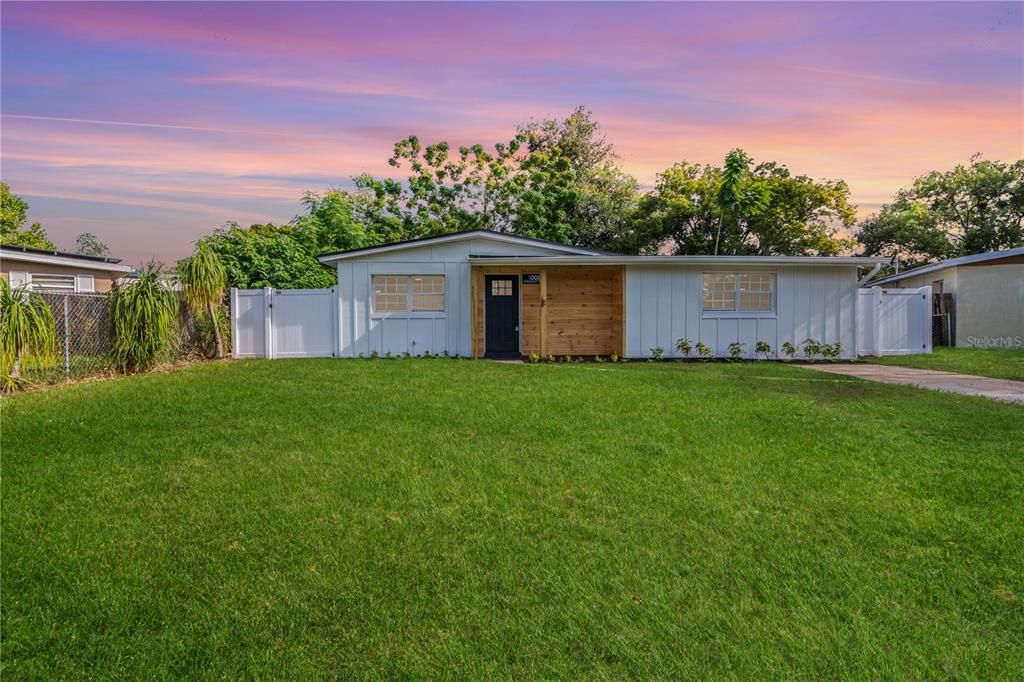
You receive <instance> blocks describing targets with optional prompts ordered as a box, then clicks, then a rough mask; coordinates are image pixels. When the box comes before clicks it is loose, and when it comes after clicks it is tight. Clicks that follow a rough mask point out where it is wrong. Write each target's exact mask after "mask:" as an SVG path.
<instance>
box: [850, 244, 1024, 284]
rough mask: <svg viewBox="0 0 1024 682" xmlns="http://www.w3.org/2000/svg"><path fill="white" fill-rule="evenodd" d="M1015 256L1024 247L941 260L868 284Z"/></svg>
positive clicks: (1022, 250) (883, 282) (1021, 252)
mask: <svg viewBox="0 0 1024 682" xmlns="http://www.w3.org/2000/svg"><path fill="white" fill-rule="evenodd" d="M1014 256H1024V246H1019V247H1016V248H1013V249H1007V250H1006V251H989V252H988V253H976V254H972V255H970V256H960V257H959V258H950V259H949V260H940V261H939V262H938V263H931V264H929V265H922V266H921V267H919V268H913V269H910V270H905V271H904V272H901V273H899V274H896V275H889V276H888V277H883V278H882V279H876V280H875V281H873V282H868V284H870V285H871V286H875V285H876V284H888V283H889V282H899V281H900V280H904V279H907V278H908V277H918V276H919V275H927V274H928V273H931V272H938V271H939V270H945V269H946V268H955V267H959V266H961V265H973V264H975V263H984V262H985V261H990V260H999V259H1001V258H1012V257H1014Z"/></svg>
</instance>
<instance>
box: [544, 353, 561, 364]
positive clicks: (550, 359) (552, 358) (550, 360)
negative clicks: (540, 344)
mask: <svg viewBox="0 0 1024 682" xmlns="http://www.w3.org/2000/svg"><path fill="white" fill-rule="evenodd" d="M547 360H548V362H558V361H557V360H556V359H555V356H554V355H551V354H550V353H548V357H547Z"/></svg>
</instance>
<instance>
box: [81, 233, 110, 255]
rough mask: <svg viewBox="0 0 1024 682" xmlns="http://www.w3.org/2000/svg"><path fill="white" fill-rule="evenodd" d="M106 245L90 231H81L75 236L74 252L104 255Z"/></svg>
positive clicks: (105, 253)
mask: <svg viewBox="0 0 1024 682" xmlns="http://www.w3.org/2000/svg"><path fill="white" fill-rule="evenodd" d="M108 251H109V250H108V249H107V245H106V244H104V243H103V242H101V241H100V240H99V238H97V237H96V235H94V234H93V233H92V232H83V233H82V234H80V235H78V236H77V237H76V238H75V253H78V254H81V255H83V256H106V255H107V253H108Z"/></svg>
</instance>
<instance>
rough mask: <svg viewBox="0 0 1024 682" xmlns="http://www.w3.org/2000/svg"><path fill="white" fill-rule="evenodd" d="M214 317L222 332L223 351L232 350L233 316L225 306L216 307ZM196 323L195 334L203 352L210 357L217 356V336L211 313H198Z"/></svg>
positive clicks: (195, 318) (194, 318)
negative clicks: (229, 314) (230, 315)
mask: <svg viewBox="0 0 1024 682" xmlns="http://www.w3.org/2000/svg"><path fill="white" fill-rule="evenodd" d="M213 314H214V318H215V319H216V320H217V329H218V331H219V332H220V338H221V349H222V352H223V353H228V352H230V351H231V344H232V343H233V341H234V340H233V339H232V338H231V318H230V317H229V316H228V311H227V310H226V309H225V308H224V307H223V306H217V307H216V308H215V309H214V313H213ZM193 320H194V323H195V335H196V338H197V339H198V341H199V346H200V348H201V349H202V352H203V353H204V354H206V355H208V356H210V357H217V336H216V334H214V331H213V324H211V322H210V316H209V315H196V316H195V317H193Z"/></svg>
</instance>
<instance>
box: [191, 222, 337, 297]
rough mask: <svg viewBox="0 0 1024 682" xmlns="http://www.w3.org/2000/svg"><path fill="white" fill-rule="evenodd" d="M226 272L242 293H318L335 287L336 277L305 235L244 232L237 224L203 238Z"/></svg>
mask: <svg viewBox="0 0 1024 682" xmlns="http://www.w3.org/2000/svg"><path fill="white" fill-rule="evenodd" d="M202 241H203V242H205V243H206V244H208V245H209V247H210V248H211V249H212V250H213V251H214V252H215V253H216V254H217V256H218V257H219V259H220V262H221V263H223V265H224V268H225V270H226V271H227V280H228V286H232V287H238V288H239V289H257V288H261V287H275V288H278V289H317V288H323V287H329V286H333V285H334V283H335V280H336V276H335V273H334V272H333V271H332V270H329V269H327V268H325V267H324V266H322V265H321V264H320V263H319V261H317V259H316V253H315V251H311V249H310V246H309V244H308V243H305V242H304V239H303V238H302V235H301V234H300V235H296V229H295V228H294V227H291V226H278V225H273V224H266V225H253V226H252V227H249V228H248V229H247V228H243V227H240V226H239V225H238V224H237V223H228V224H227V225H226V226H225V227H223V228H221V229H219V230H217V231H215V232H214V233H213V234H211V235H209V236H207V237H204V238H203V239H202Z"/></svg>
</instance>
